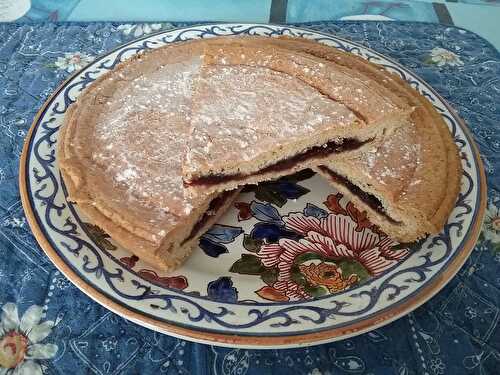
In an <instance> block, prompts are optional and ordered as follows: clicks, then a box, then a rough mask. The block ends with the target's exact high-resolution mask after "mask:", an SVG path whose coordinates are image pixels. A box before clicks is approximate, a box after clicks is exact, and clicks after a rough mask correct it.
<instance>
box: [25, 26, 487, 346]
mask: <svg viewBox="0 0 500 375" xmlns="http://www.w3.org/2000/svg"><path fill="white" fill-rule="evenodd" d="M241 34H256V35H265V36H277V35H284V34H286V35H293V36H301V37H305V38H309V39H314V40H317V41H319V42H321V43H325V44H327V45H330V46H334V47H336V48H339V49H342V50H345V51H350V52H352V53H355V54H357V55H360V56H362V57H363V58H365V59H368V60H369V61H371V62H373V63H375V64H380V65H382V66H384V67H385V68H386V69H388V70H390V71H393V72H396V73H397V74H399V75H400V76H401V77H403V79H405V80H407V81H409V82H410V84H411V85H412V86H413V87H414V88H415V89H416V90H418V91H420V92H421V93H422V94H423V95H425V96H426V97H427V98H428V99H429V100H430V101H431V102H432V104H433V105H434V106H435V107H436V109H437V110H438V111H439V113H441V114H442V116H443V118H444V119H445V121H446V123H447V124H448V126H449V128H450V131H451V132H452V134H453V136H454V139H455V142H456V144H457V145H458V147H459V148H460V151H461V153H462V167H463V171H464V172H463V176H462V186H461V192H460V196H459V199H458V201H457V204H456V207H455V209H454V210H453V212H452V214H451V216H450V218H449V220H448V224H447V225H446V226H445V228H444V230H443V232H442V233H440V234H439V235H436V236H432V237H429V238H427V239H426V240H425V241H422V242H421V243H418V244H415V245H414V246H412V247H411V248H410V249H399V250H395V249H393V250H388V251H391V252H392V257H391V258H388V257H387V258H384V256H383V255H380V254H379V255H377V259H380V258H384V259H381V260H382V261H383V262H382V264H383V265H382V266H380V267H375V266H374V265H373V264H372V263H370V262H369V261H365V260H363V259H367V258H370V257H366V256H362V255H363V254H365V255H366V254H367V252H370V251H373V252H376V249H377V248H379V247H383V246H388V247H390V246H391V245H393V244H394V243H393V242H392V241H390V240H389V241H388V240H384V239H383V237H381V236H380V235H379V234H377V233H375V232H372V230H371V229H370V228H364V229H362V230H361V231H356V230H355V229H356V227H357V219H356V215H354V214H352V212H351V214H348V213H347V211H345V210H336V212H334V211H332V209H333V205H328V204H325V203H324V202H327V201H328V197H330V200H331V199H333V197H334V195H335V193H336V192H335V190H333V189H332V188H331V187H330V186H329V185H328V184H327V183H326V182H325V181H323V180H322V179H321V178H320V177H319V176H312V177H311V176H310V175H309V176H308V175H304V174H302V175H301V176H296V177H295V178H291V179H286V180H282V181H281V182H278V183H270V184H262V185H260V187H259V188H257V190H256V191H255V190H254V191H252V192H246V193H243V194H241V196H240V197H239V198H238V199H237V204H236V206H237V207H233V208H232V209H231V210H229V212H227V214H226V215H225V216H224V217H223V218H222V219H221V220H220V222H219V224H218V225H217V226H215V227H214V228H212V230H211V231H209V232H208V233H207V234H206V235H205V236H204V237H203V238H202V240H201V245H200V246H201V248H200V249H197V250H196V251H195V252H194V255H193V256H192V257H190V259H189V260H188V262H187V263H186V264H185V265H184V266H183V267H182V268H180V269H178V270H176V271H175V272H173V273H172V274H163V273H161V272H160V271H157V270H153V269H151V267H149V266H148V265H146V264H143V263H142V262H141V261H140V260H137V259H136V258H134V257H132V255H131V254H130V253H128V252H127V251H125V250H123V249H121V248H119V247H117V246H116V244H115V243H114V242H113V241H112V240H111V239H110V238H109V237H107V235H106V234H105V233H103V232H102V231H100V230H99V229H98V228H96V227H94V226H92V225H91V224H88V223H87V219H86V218H85V217H84V215H82V214H81V213H80V212H79V210H78V207H77V206H74V205H71V204H68V202H67V201H66V195H65V189H64V186H63V185H62V184H61V179H60V173H59V170H58V164H57V159H56V154H55V150H56V145H57V136H58V129H59V126H60V125H61V123H62V119H63V116H64V113H65V111H66V109H67V108H68V106H69V104H71V103H72V102H73V101H74V100H75V99H76V97H77V96H78V95H79V94H80V93H81V91H82V90H83V89H84V88H85V87H86V86H88V85H89V84H90V83H92V81H94V80H95V79H96V78H97V77H98V76H100V75H101V74H103V73H104V72H106V71H107V70H109V69H112V68H113V67H114V66H115V65H116V64H117V63H119V62H120V61H123V60H125V59H127V58H129V57H130V56H132V55H134V54H136V53H139V52H141V51H144V50H147V49H151V48H158V47H161V46H163V45H165V44H168V43H172V42H176V41H181V40H190V39H195V38H208V37H214V36H220V35H241ZM20 186H21V193H22V194H21V195H22V199H23V205H24V209H25V211H26V215H27V217H28V220H29V223H30V225H31V228H32V229H33V232H34V234H35V236H36V238H37V240H38V242H39V243H40V245H41V246H42V248H43V249H44V250H45V252H46V253H47V255H48V256H49V257H50V258H51V260H52V261H53V262H54V264H55V265H56V266H57V267H58V268H59V269H60V270H61V271H62V272H63V273H64V274H65V275H66V276H67V277H68V278H69V279H70V280H71V281H72V282H73V283H75V284H76V285H77V286H78V287H79V288H81V289H82V290H83V291H84V292H85V293H86V294H88V295H89V296H90V297H91V298H93V299H94V300H96V301H97V302H99V303H101V304H103V305H104V306H106V307H107V308H109V309H110V310H112V311H114V312H116V313H117V314H119V315H121V316H124V317H125V318H128V319H130V320H133V321H134V322H136V323H138V324H141V325H144V326H146V327H149V328H151V329H154V330H157V331H160V332H164V333H167V334H170V335H174V336H178V337H183V338H186V339H189V340H193V341H198V342H204V343H211V344H216V345H223V346H239V347H260V348H261V347H268V348H269V347H294V346H302V345H311V344H318V343H321V342H327V341H333V340H338V339H342V338H345V337H349V336H353V335H356V334H359V333H362V332H366V331H369V330H371V329H374V328H376V327H378V326H381V325H383V324H387V323H388V322H390V321H393V320H394V319H396V318H398V317H400V316H402V315H404V314H406V313H408V312H410V311H411V310H413V309H415V308H416V307H418V306H419V305H421V304H422V303H424V302H425V301H426V300H428V299H429V298H430V297H431V296H433V295H434V294H435V293H436V292H437V291H439V290H440V289H441V288H442V287H443V286H444V285H445V284H446V282H447V281H449V280H450V278H451V277H453V275H454V274H455V273H456V272H457V271H458V269H459V268H460V266H461V265H462V264H463V262H464V261H465V259H466V258H467V256H468V255H469V253H470V252H471V250H472V248H473V245H474V243H475V241H476V239H477V236H478V234H479V228H480V224H481V219H482V216H483V212H484V207H485V178H484V172H483V170H482V165H481V162H480V159H479V156H478V153H477V149H476V147H475V146H474V144H473V141H472V138H471V136H470V133H469V132H468V131H467V129H466V127H465V125H464V124H463V122H462V121H461V120H460V119H459V118H458V117H457V116H456V115H455V113H454V112H453V111H452V110H451V109H450V107H449V106H448V105H447V103H445V102H444V100H443V99H442V98H440V97H439V96H438V95H437V94H436V93H435V92H434V91H433V90H432V88H431V87H429V86H428V85H427V84H426V83H425V82H423V81H422V80H421V79H420V78H418V77H416V76H415V75H414V74H412V73H411V72H410V71H408V70H406V69H405V68H403V67H402V66H401V65H399V64H397V63H395V62H394V61H392V60H390V59H388V58H385V57H384V56H382V55H380V54H378V53H376V52H374V51H371V50H369V49H367V48H364V47H362V46H361V45H359V44H356V43H353V42H349V41H347V40H344V39H341V38H337V37H335V36H333V35H329V34H323V33H319V32H315V31H311V30H305V29H298V28H294V27H285V26H273V25H257V24H216V25H204V26H195V27H189V28H184V29H178V30H171V31H166V32H162V33H159V34H156V35H152V36H148V37H145V38H142V39H139V40H136V41H133V42H131V43H128V44H126V45H124V46H121V47H119V48H118V49H116V50H114V51H112V52H110V53H109V54H107V55H104V56H102V57H100V58H98V59H97V60H96V61H94V62H93V63H92V64H90V65H89V66H87V67H86V68H84V69H83V70H82V71H80V72H79V73H77V74H76V75H74V76H73V77H72V78H70V79H69V80H68V81H66V82H65V83H64V84H63V85H62V86H61V87H60V88H59V89H58V90H57V91H56V92H55V93H54V95H53V96H52V97H51V98H50V99H49V100H48V101H47V102H46V104H45V105H44V107H43V108H42V109H41V110H40V112H39V113H38V115H37V116H36V118H35V120H34V123H33V126H32V128H31V131H30V134H29V136H28V138H27V140H26V145H25V148H24V152H23V156H22V159H21V167H20ZM270 202H271V203H270ZM347 204H348V202H347V201H345V199H344V198H342V199H341V200H340V205H341V206H342V207H343V208H344V209H345V208H346V207H347ZM340 211H344V212H340ZM290 214H293V215H292V216H289V215H290ZM297 216H299V217H301V218H302V219H304V220H305V221H308V220H309V221H310V220H312V221H317V222H319V223H320V224H322V225H325V228H326V223H327V222H328V221H332V222H333V221H335V222H336V223H337V229H336V230H331V231H330V232H329V234H328V236H331V237H336V238H339V237H342V236H344V237H343V238H344V239H345V240H344V242H345V244H346V246H347V247H348V248H350V249H352V250H353V251H354V253H355V256H352V257H347V258H344V259H341V260H339V259H335V263H334V260H333V259H332V258H335V249H330V250H329V251H330V254H329V256H328V257H325V256H319V255H318V254H317V253H315V250H314V246H313V244H312V243H307V244H305V245H304V246H306V247H307V249H306V254H305V255H304V253H303V252H302V254H300V251H295V252H294V251H292V250H291V249H292V248H293V247H294V246H295V245H297V243H298V242H297V241H298V240H299V239H300V238H301V230H305V229H306V228H302V229H301V228H299V227H296V228H295V229H294V230H289V229H288V230H287V229H285V227H284V225H285V223H286V222H288V223H290V220H292V219H291V218H292V217H297ZM339 228H341V230H342V232H341V231H340V229H339ZM358 229H359V228H358ZM342 233H346V234H348V235H342ZM302 237H303V236H302ZM263 238H265V239H266V241H267V242H273V241H274V242H275V241H276V240H277V239H278V238H289V241H284V242H282V244H283V245H282V247H277V248H276V252H275V253H274V256H275V257H276V259H278V258H279V257H280V256H281V257H282V258H280V259H281V260H283V259H284V257H283V256H282V253H283V252H285V251H288V253H290V254H292V255H293V258H294V259H293V261H291V260H290V263H289V264H288V266H286V267H284V268H282V269H281V270H280V271H278V270H277V268H276V267H273V266H272V265H271V264H270V263H269V262H268V263H262V259H261V258H262V256H259V253H258V252H257V251H258V249H260V245H261V243H262V239H263ZM360 239H369V241H366V243H365V245H363V246H360V245H356V244H359V243H361V242H362V241H360ZM285 243H287V244H288V245H286V244H285ZM271 263H272V262H271ZM335 264H336V266H335ZM299 266H300V267H299ZM319 267H323V268H322V269H323V274H324V272H327V276H328V278H329V279H330V280H332V278H334V277H340V279H339V280H338V281H339V282H338V283H337V284H334V283H330V284H331V285H330V287H327V285H326V284H327V283H325V285H323V286H316V287H313V286H312V285H311V284H310V282H308V280H310V279H308V277H309V278H310V277H311V274H308V272H312V271H318V270H320V268H319ZM336 267H340V268H341V269H342V270H343V273H342V274H343V276H340V275H339V274H338V269H337V268H336ZM280 272H282V274H281V275H279V273H280ZM284 272H288V273H289V275H290V276H287V277H284ZM288 273H287V275H288ZM353 274H356V275H357V277H355V276H353V277H350V278H349V276H350V275H353ZM308 275H309V276H308ZM278 276H280V281H279V282H278V281H276V279H277V277H278ZM325 277H326V276H325Z"/></svg>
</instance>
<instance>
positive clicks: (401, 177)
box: [273, 38, 462, 242]
mask: <svg viewBox="0 0 500 375" xmlns="http://www.w3.org/2000/svg"><path fill="white" fill-rule="evenodd" d="M273 43H276V44H278V45H280V46H284V47H286V48H289V49H292V50H297V51H301V52H307V53H310V54H312V55H314V56H317V57H321V58H324V59H327V60H331V61H335V62H336V63H337V64H339V65H343V66H348V67H350V68H352V69H355V70H357V71H359V72H361V73H362V74H365V75H369V76H370V77H371V79H372V80H373V81H375V82H379V83H380V84H383V85H384V86H385V87H387V88H388V89H389V90H390V91H391V92H392V93H394V95H397V96H398V97H400V98H401V99H402V100H404V101H405V102H406V103H407V104H408V105H409V106H411V107H413V108H415V110H414V111H413V112H412V113H411V116H410V121H409V123H408V126H401V127H399V128H397V129H396V130H395V132H394V134H393V135H392V136H391V137H388V138H386V139H385V140H384V143H383V144H381V145H378V146H374V147H367V148H364V149H362V150H361V151H360V152H357V153H353V154H351V155H349V157H346V155H342V157H341V156H336V155H333V156H332V157H331V158H330V160H329V161H328V162H327V163H324V165H321V166H317V167H316V168H314V169H315V170H316V171H318V172H319V173H321V174H322V175H323V176H325V178H326V179H328V180H329V181H330V182H331V183H332V185H333V186H335V187H336V188H337V189H338V190H339V191H340V192H341V193H342V194H344V195H346V196H347V197H348V198H349V199H350V200H352V201H353V202H354V204H355V205H356V206H357V207H358V208H359V209H361V210H363V211H365V212H366V214H367V217H368V218H369V219H370V221H372V222H373V223H375V224H376V225H378V226H379V227H380V228H381V230H382V231H384V232H385V233H387V234H388V235H389V236H390V237H392V238H394V239H397V240H398V241H401V242H412V241H415V240H416V239H419V238H422V237H424V236H425V235H427V234H435V233H438V232H439V231H440V230H441V229H442V228H443V226H444V224H445V223H446V221H447V219H448V217H449V215H450V213H451V211H452V210H453V207H454V205H455V201H456V199H457V196H458V193H459V191H460V178H461V174H462V171H461V164H460V157H459V153H458V149H457V147H456V145H455V143H454V141H453V138H452V136H451V134H450V132H449V130H448V127H447V126H446V124H445V122H444V121H443V118H442V116H441V115H440V114H439V113H438V112H437V111H436V109H435V108H434V107H433V106H432V104H431V103H430V102H429V101H428V100H427V99H426V98H425V97H423V96H422V95H420V94H419V93H418V92H417V91H416V90H414V89H413V88H412V87H410V85H408V83H406V82H405V81H403V80H402V79H401V78H399V77H398V76H397V75H395V74H391V73H389V72H388V71H387V70H385V69H383V68H382V67H378V66H376V65H374V64H369V63H367V62H366V60H364V59H362V58H360V57H358V56H355V55H353V54H347V53H344V52H341V51H338V50H336V49H333V48H329V47H326V46H323V45H320V44H318V43H314V42H310V41H307V40H304V39H291V38H279V39H275V40H273Z"/></svg>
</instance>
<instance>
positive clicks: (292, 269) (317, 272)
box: [257, 213, 408, 300]
mask: <svg viewBox="0 0 500 375" xmlns="http://www.w3.org/2000/svg"><path fill="white" fill-rule="evenodd" d="M283 222H284V223H285V228H286V229H287V230H290V231H293V232H295V233H298V234H300V235H302V236H303V238H301V239H299V240H295V239H289V238H280V239H279V241H278V242H277V243H268V244H264V245H262V246H261V248H260V251H259V252H258V253H257V257H258V258H260V260H261V262H262V265H263V266H264V267H265V268H267V269H274V268H276V269H277V276H276V281H275V282H274V283H273V284H272V285H270V286H271V287H272V288H271V289H273V290H271V289H270V288H269V287H264V288H263V289H261V290H260V291H258V292H257V294H258V295H259V296H261V297H262V298H266V299H272V300H276V297H278V298H280V299H281V300H282V299H284V298H285V299H286V300H294V299H303V298H310V297H317V296H321V295H324V294H327V293H336V292H340V291H342V290H345V289H347V288H349V287H351V286H352V285H354V284H356V283H357V282H359V281H363V280H365V279H367V278H369V277H372V276H378V275H380V274H382V273H383V272H384V271H386V270H387V269H389V268H391V267H392V266H393V265H395V264H397V263H398V262H399V261H400V260H401V259H403V258H404V257H406V256H407V255H408V250H407V249H399V250H392V249H391V248H392V247H393V246H395V245H396V244H397V243H396V242H394V241H393V240H391V239H390V238H388V237H382V236H381V235H379V234H377V233H375V232H373V231H372V230H371V229H370V228H369V227H363V228H361V229H360V228H358V224H356V223H355V222H354V221H353V220H352V218H351V217H349V216H344V215H335V214H328V215H327V216H326V217H322V218H318V217H314V216H306V215H305V214H303V213H292V214H290V215H288V216H285V217H283ZM271 293H272V294H273V295H271Z"/></svg>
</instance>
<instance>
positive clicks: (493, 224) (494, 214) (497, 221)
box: [483, 202, 500, 244]
mask: <svg viewBox="0 0 500 375" xmlns="http://www.w3.org/2000/svg"><path fill="white" fill-rule="evenodd" d="M495 203H496V202H490V203H489V204H488V209H487V210H486V215H485V216H484V223H483V236H484V239H485V240H488V241H491V243H492V244H500V208H499V207H497V205H496V204H495Z"/></svg>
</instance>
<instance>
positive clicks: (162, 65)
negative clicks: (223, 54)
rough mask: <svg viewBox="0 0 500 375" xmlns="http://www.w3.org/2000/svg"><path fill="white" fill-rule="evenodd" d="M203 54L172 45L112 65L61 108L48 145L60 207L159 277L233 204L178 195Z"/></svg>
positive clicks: (196, 46) (226, 197) (195, 47)
mask: <svg viewBox="0 0 500 375" xmlns="http://www.w3.org/2000/svg"><path fill="white" fill-rule="evenodd" d="M203 48H204V46H203V43H202V42H192V43H184V44H179V45H173V46H169V47H165V48H161V49H157V50H155V51H153V52H151V53H147V54H145V55H139V56H136V57H134V58H132V59H131V60H129V61H127V62H125V63H123V64H120V65H118V66H117V67H116V68H115V69H114V70H113V71H111V72H109V73H107V74H105V75H104V76H102V77H100V78H99V79H97V80H96V82H94V83H93V84H92V85H91V86H90V87H89V88H88V89H86V90H85V92H83V93H82V94H81V95H80V96H79V97H78V100H77V101H76V103H74V104H72V105H71V106H70V108H69V109H68V111H67V112H66V115H65V119H64V125H63V127H62V128H61V130H60V132H59V136H58V155H57V161H58V163H59V168H60V170H61V175H62V177H63V180H64V183H65V186H66V189H67V191H68V199H69V201H72V202H76V203H77V205H78V209H79V210H80V211H81V212H83V213H84V214H85V215H86V216H87V217H88V218H89V219H90V221H91V222H92V223H93V224H96V225H98V226H99V227H101V228H102V229H103V230H104V231H106V232H107V233H108V234H109V235H110V236H111V238H112V239H113V240H114V241H115V242H116V243H118V244H119V245H121V246H122V247H124V248H125V249H128V250H129V251H131V252H132V253H133V254H135V255H137V256H138V257H139V258H141V259H142V260H144V261H145V262H147V263H149V264H150V265H152V266H153V267H155V268H159V269H162V270H171V269H173V268H175V267H177V266H178V265H179V264H180V263H181V262H182V261H183V260H184V259H185V258H186V257H187V256H188V255H189V254H190V253H191V250H192V248H193V247H194V246H195V245H196V244H197V240H198V238H199V237H200V236H201V235H202V234H203V233H204V231H206V230H207V229H208V228H209V227H210V226H211V225H212V224H213V223H214V222H215V221H216V220H217V219H218V218H219V217H220V215H221V214H222V213H223V212H224V211H225V210H226V209H227V208H228V207H229V206H230V205H231V202H232V200H233V199H234V198H235V197H236V195H237V191H234V192H225V193H223V194H221V195H219V194H210V195H206V196H203V197H200V198H198V199H195V198H191V197H188V196H187V195H186V194H184V190H185V189H184V187H183V182H182V174H181V173H182V168H181V156H180V155H181V154H182V152H184V150H185V142H186V139H187V137H188V133H189V110H190V100H191V91H192V88H191V87H192V83H193V80H194V77H195V76H196V75H197V74H198V68H199V66H200V62H201V59H200V55H201V54H202V52H203Z"/></svg>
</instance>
